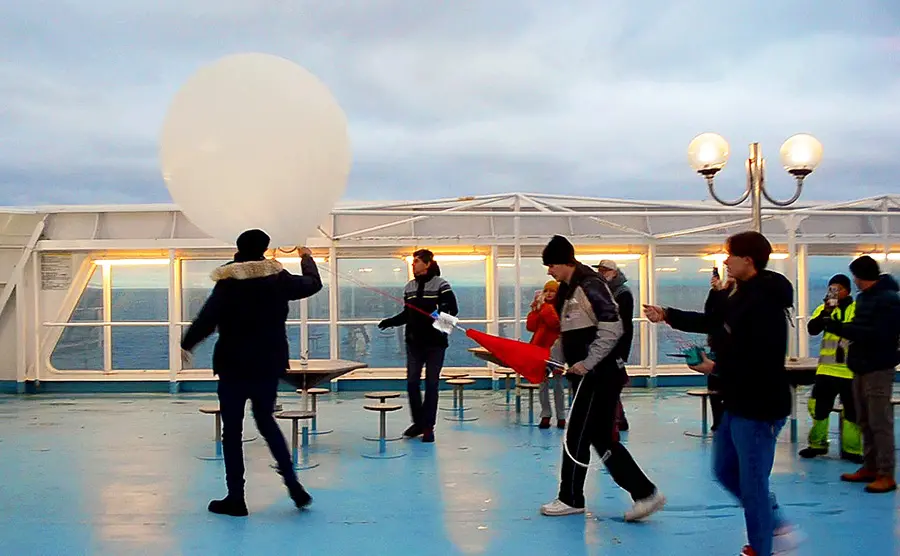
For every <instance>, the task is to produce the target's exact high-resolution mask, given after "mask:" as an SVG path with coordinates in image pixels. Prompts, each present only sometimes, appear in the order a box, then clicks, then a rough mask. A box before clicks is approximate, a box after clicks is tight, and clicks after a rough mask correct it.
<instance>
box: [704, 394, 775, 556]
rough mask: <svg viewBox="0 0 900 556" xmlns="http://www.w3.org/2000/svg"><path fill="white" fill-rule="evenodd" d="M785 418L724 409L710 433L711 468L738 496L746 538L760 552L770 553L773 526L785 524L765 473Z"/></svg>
mask: <svg viewBox="0 0 900 556" xmlns="http://www.w3.org/2000/svg"><path fill="white" fill-rule="evenodd" d="M786 421H787V419H778V420H775V421H756V420H753V419H746V418H744V417H739V416H737V415H734V414H733V413H731V412H730V411H725V413H724V414H723V415H722V421H721V422H720V423H719V427H718V428H717V429H716V432H715V433H714V436H713V472H714V473H715V475H716V479H718V481H719V483H720V484H721V485H722V486H723V487H725V489H726V490H727V491H728V492H730V493H731V494H733V495H734V496H735V498H737V499H738V500H740V502H741V506H743V508H744V521H745V522H746V524H747V539H748V540H749V541H750V546H751V547H752V548H753V550H755V551H756V553H757V554H760V555H761V556H762V555H765V556H769V555H770V554H772V537H773V535H774V533H775V529H777V528H779V527H781V526H783V525H785V520H784V516H782V515H781V511H780V510H779V509H778V502H777V501H776V499H775V495H774V494H772V492H771V491H770V490H769V475H770V474H771V473H772V465H773V463H774V462H775V441H776V439H777V438H778V433H780V432H781V429H782V428H783V427H784V424H785V422H786Z"/></svg>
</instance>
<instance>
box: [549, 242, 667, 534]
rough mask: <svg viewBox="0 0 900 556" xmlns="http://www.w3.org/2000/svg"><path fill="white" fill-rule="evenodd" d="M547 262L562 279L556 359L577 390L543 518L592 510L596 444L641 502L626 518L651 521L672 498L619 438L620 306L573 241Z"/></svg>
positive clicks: (552, 247) (552, 245) (560, 245)
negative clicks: (555, 488) (589, 488)
mask: <svg viewBox="0 0 900 556" xmlns="http://www.w3.org/2000/svg"><path fill="white" fill-rule="evenodd" d="M542 259H543V262H544V265H545V266H547V267H548V268H547V273H548V274H549V275H550V276H552V277H553V278H554V279H556V280H557V281H558V282H560V286H559V292H558V293H557V296H556V301H555V304H556V311H557V313H558V314H559V319H560V332H561V335H560V338H559V340H558V341H557V343H556V344H555V345H554V349H553V354H554V357H553V359H555V360H557V361H564V362H565V363H566V364H567V365H568V366H569V369H568V374H567V376H568V378H569V380H570V381H571V383H572V388H575V389H576V390H575V392H576V393H575V398H574V400H573V401H572V408H571V410H570V415H569V425H568V428H567V429H566V434H565V440H564V441H563V462H562V472H561V474H560V485H559V495H558V497H557V498H556V499H555V500H553V501H552V502H549V503H547V504H544V505H543V506H541V513H543V514H544V515H548V516H562V515H571V514H580V513H584V506H585V501H584V480H585V477H586V476H587V468H588V466H589V461H590V454H591V446H593V447H594V449H595V450H597V453H598V454H600V457H601V461H603V464H604V465H605V466H606V468H607V470H608V471H609V474H610V476H611V477H612V478H613V480H614V481H615V482H616V484H618V485H619V486H620V487H622V488H623V489H625V490H626V491H628V493H629V494H631V498H632V500H634V506H633V507H632V508H631V509H630V510H628V511H627V512H625V520H626V521H637V520H640V519H643V518H645V517H647V516H649V515H650V514H652V513H654V512H656V511H658V510H660V509H661V508H662V507H663V506H664V505H665V501H666V499H665V497H664V496H663V495H662V494H661V493H660V492H659V491H658V490H657V488H656V486H655V485H654V484H653V483H652V482H650V479H648V478H647V476H646V475H645V474H644V472H643V471H642V470H641V468H640V467H639V466H638V465H637V463H635V461H634V459H633V458H632V457H631V454H630V453H629V452H628V450H627V449H626V448H625V446H623V445H622V443H621V442H619V441H618V439H617V438H615V434H616V428H615V424H616V416H617V415H616V414H617V408H618V404H619V395H620V393H621V391H622V386H623V384H624V382H625V380H624V379H625V368H624V367H623V366H622V365H620V364H619V362H618V361H617V357H616V352H615V348H616V345H617V344H618V342H619V339H620V338H621V336H622V333H623V327H622V320H621V318H620V317H619V312H618V307H617V305H616V302H615V301H614V300H613V297H612V293H611V292H610V290H609V287H608V286H607V285H606V282H604V280H603V279H602V278H601V277H600V275H598V274H597V273H596V272H595V271H594V270H593V269H592V268H590V267H589V266H587V265H584V264H582V263H580V262H578V261H577V260H576V259H575V248H574V247H573V246H572V244H571V243H569V241H568V240H567V239H566V238H564V237H562V236H553V239H551V240H550V242H549V243H548V244H547V246H546V247H545V248H544V251H543V254H542Z"/></svg>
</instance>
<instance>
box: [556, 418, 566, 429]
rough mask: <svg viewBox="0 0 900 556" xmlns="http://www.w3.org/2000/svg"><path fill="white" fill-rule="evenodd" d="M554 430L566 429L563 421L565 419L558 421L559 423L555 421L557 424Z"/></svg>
mask: <svg viewBox="0 0 900 556" xmlns="http://www.w3.org/2000/svg"><path fill="white" fill-rule="evenodd" d="M556 428H558V429H564V428H566V420H565V419H560V420H559V421H557V422H556Z"/></svg>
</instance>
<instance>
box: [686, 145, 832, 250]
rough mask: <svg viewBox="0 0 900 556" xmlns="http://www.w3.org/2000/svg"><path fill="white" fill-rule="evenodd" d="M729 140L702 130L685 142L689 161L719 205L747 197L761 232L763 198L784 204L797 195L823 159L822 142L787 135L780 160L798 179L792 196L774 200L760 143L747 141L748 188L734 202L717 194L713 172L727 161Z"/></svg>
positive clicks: (779, 204)
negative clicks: (786, 198)
mask: <svg viewBox="0 0 900 556" xmlns="http://www.w3.org/2000/svg"><path fill="white" fill-rule="evenodd" d="M728 155H729V152H728V142H727V141H725V139H724V138H723V137H722V136H721V135H718V134H715V133H702V134H700V135H698V136H697V137H694V139H693V140H692V141H691V143H690V145H688V161H689V162H690V164H691V168H693V169H694V170H695V171H696V172H697V173H698V174H700V175H701V176H703V177H704V178H706V184H707V185H708V186H709V194H710V195H711V196H712V198H713V199H715V200H716V201H717V202H719V203H720V204H723V205H725V206H729V207H734V206H737V205H740V204H741V203H743V202H744V201H746V200H747V198H748V197H749V198H750V208H751V215H752V219H753V230H755V231H757V232H761V231H762V198H763V197H765V198H766V199H768V200H769V202H770V203H772V204H773V205H775V206H779V207H786V206H788V205H791V204H793V203H794V202H795V201H796V200H797V199H799V198H800V193H801V191H802V190H803V180H804V179H805V178H806V176H808V175H810V174H811V173H812V172H813V170H815V169H816V166H818V165H819V162H821V160H822V144H821V143H820V142H819V141H818V139H816V138H815V137H813V136H812V135H807V134H805V133H801V134H798V135H794V136H792V137H790V138H788V140H787V141H785V142H784V144H783V145H781V163H782V165H783V166H784V169H785V170H787V171H788V173H789V174H791V175H792V176H794V178H795V179H796V180H797V189H796V191H795V192H794V196H793V197H791V198H790V199H788V200H787V201H779V200H776V199H773V198H772V197H771V196H770V195H769V192H768V191H766V178H765V175H766V172H765V170H766V161H765V159H764V158H763V156H762V149H761V148H760V146H759V143H751V144H750V157H749V158H748V159H747V162H746V166H747V188H746V189H745V190H744V193H743V195H741V196H740V198H739V199H737V200H736V201H726V200H723V199H722V198H720V197H719V196H718V195H716V191H715V182H714V179H715V175H716V174H717V173H718V172H719V170H721V169H722V168H724V167H725V164H726V163H727V162H728Z"/></svg>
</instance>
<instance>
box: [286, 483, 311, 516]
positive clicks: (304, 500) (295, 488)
mask: <svg viewBox="0 0 900 556" xmlns="http://www.w3.org/2000/svg"><path fill="white" fill-rule="evenodd" d="M288 492H289V493H290V495H291V500H293V501H294V505H295V506H297V509H298V510H302V509H304V508H306V507H307V506H309V505H310V503H312V496H310V495H309V493H308V492H306V489H305V488H303V485H301V484H300V483H294V484H292V485H288Z"/></svg>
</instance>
